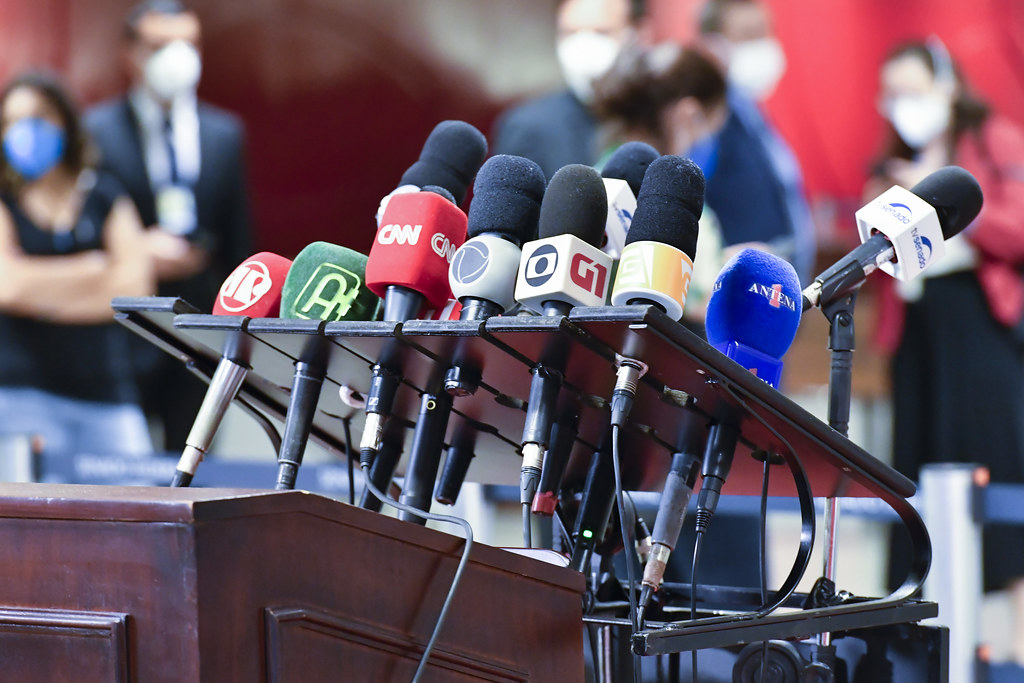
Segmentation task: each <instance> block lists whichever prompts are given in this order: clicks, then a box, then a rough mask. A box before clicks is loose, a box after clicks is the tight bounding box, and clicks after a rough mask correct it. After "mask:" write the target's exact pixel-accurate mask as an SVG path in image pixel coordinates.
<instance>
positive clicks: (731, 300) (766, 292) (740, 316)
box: [704, 249, 802, 389]
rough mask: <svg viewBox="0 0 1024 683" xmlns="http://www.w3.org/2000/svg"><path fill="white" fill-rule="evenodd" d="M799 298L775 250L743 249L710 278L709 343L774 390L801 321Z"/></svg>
mask: <svg viewBox="0 0 1024 683" xmlns="http://www.w3.org/2000/svg"><path fill="white" fill-rule="evenodd" d="M799 298H800V280H799V278H798V277H797V274H796V270H794V269H793V266H791V265H790V264H789V263H788V262H787V261H784V260H783V259H781V258H779V257H778V256H775V255H774V254H769V253H767V252H763V251H758V250H757V249H744V250H743V251H741V252H740V253H738V254H736V255H735V256H733V257H732V258H731V259H730V260H729V262H728V263H726V264H725V266H724V267H723V268H722V272H721V273H719V275H718V278H717V279H716V280H715V284H714V288H713V289H712V294H711V298H710V299H709V300H708V306H707V312H706V314H705V321H704V327H705V331H706V333H707V338H708V342H709V343H710V344H711V345H712V346H714V347H715V348H716V349H718V350H719V351H721V352H722V353H723V354H725V355H726V356H728V357H729V358H732V359H733V360H734V361H736V362H737V363H739V364H740V365H742V366H743V367H745V368H747V369H748V370H750V372H752V373H753V374H754V375H756V376H757V377H759V378H760V379H762V380H764V381H765V382H767V383H768V384H770V385H771V386H773V387H775V388H776V389H777V388H778V386H779V379H780V377H781V376H782V361H781V360H780V358H781V357H782V355H783V354H785V353H786V351H787V350H788V349H789V347H790V345H791V344H792V343H793V339H794V338H795V337H796V331H797V328H798V327H799V326H800V315H801V312H802V308H801V306H800V305H798V303H797V302H798V301H799Z"/></svg>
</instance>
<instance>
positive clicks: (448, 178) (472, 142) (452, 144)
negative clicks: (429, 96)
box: [377, 121, 487, 227]
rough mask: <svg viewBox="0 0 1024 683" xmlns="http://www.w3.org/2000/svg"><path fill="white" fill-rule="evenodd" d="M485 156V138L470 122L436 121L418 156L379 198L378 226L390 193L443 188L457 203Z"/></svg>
mask: <svg viewBox="0 0 1024 683" xmlns="http://www.w3.org/2000/svg"><path fill="white" fill-rule="evenodd" d="M486 156H487V138H485V137H484V135H483V133H481V132H480V131H479V130H477V129H476V128H474V127H473V126H471V125H470V124H468V123H466V122H465V121H442V122H441V123H439V124H437V125H436V126H434V130H432V131H431V132H430V135H428V136H427V140H426V142H424V143H423V151H422V152H420V158H419V159H418V160H417V161H416V162H415V163H414V164H413V165H412V166H410V167H409V168H408V169H406V171H405V173H403V174H402V179H401V181H399V183H398V187H397V188H395V189H394V190H393V191H392V192H391V193H390V194H388V195H386V196H385V197H384V198H383V199H381V201H380V207H379V208H378V209H377V225H378V227H379V226H380V225H381V218H382V217H383V215H384V211H385V210H386V209H387V205H388V202H390V201H391V198H392V197H393V196H395V195H398V194H405V193H408V192H418V191H420V190H422V189H426V186H427V185H439V186H441V187H443V188H445V189H446V190H448V192H450V193H451V195H452V201H453V203H455V204H456V205H458V204H461V203H462V200H463V199H465V198H466V190H467V188H469V185H470V183H472V182H473V176H474V175H475V174H476V172H477V169H479V168H480V164H482V163H483V161H484V158H485V157H486Z"/></svg>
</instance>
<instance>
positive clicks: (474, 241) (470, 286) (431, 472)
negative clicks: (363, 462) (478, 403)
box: [400, 155, 546, 520]
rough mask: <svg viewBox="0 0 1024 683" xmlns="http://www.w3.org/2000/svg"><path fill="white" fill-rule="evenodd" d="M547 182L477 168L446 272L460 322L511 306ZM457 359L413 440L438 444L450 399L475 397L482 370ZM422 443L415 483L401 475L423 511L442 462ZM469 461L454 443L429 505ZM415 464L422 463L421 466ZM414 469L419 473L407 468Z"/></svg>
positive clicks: (527, 172)
mask: <svg viewBox="0 0 1024 683" xmlns="http://www.w3.org/2000/svg"><path fill="white" fill-rule="evenodd" d="M545 182H546V181H545V178H544V172H543V171H542V170H541V168H540V166H538V165H537V164H536V163H534V162H532V161H530V160H529V159H524V158H522V157H517V156H510V155H497V156H494V157H491V158H490V159H488V160H487V161H486V162H484V165H483V166H481V167H480V171H479V173H478V174H477V178H476V181H475V183H474V185H473V202H472V203H471V204H470V206H469V215H468V217H467V227H466V231H467V234H468V236H469V237H470V239H469V240H467V241H466V242H465V243H464V244H463V245H462V246H461V247H459V249H458V251H456V252H455V256H454V257H453V258H452V265H451V268H450V269H449V272H448V277H449V284H450V285H451V290H452V293H453V295H454V296H455V297H457V298H458V301H459V304H460V305H461V306H462V310H461V312H460V314H459V320H485V319H486V318H489V317H491V316H492V315H500V314H502V313H504V312H505V311H507V310H508V309H509V308H511V307H512V306H513V305H514V303H515V299H514V298H513V290H514V287H515V279H516V274H517V272H518V270H519V260H520V254H521V247H522V244H523V242H525V241H527V240H529V239H532V238H533V237H534V236H535V235H536V233H537V221H538V217H539V214H540V204H541V199H542V197H543V196H544V185H545ZM460 356H461V354H460V352H459V351H458V350H456V352H455V357H454V360H453V363H452V366H451V367H450V368H448V370H447V372H446V373H445V377H444V384H443V389H444V391H445V392H446V393H447V396H445V397H441V396H438V395H437V393H436V392H434V393H432V394H430V395H429V396H430V398H431V399H432V400H433V401H434V403H435V404H436V408H435V409H434V410H432V411H430V413H429V414H428V415H427V416H426V417H425V420H429V421H430V422H429V423H428V422H426V421H420V422H418V423H417V424H416V432H417V434H419V433H420V432H421V431H422V432H423V433H424V434H425V433H427V432H429V431H431V430H433V429H436V430H439V431H440V433H441V437H442V438H443V436H444V432H445V430H446V428H447V424H448V420H449V418H450V416H451V407H452V399H453V398H455V397H458V396H468V395H471V394H474V393H475V392H476V390H477V387H478V385H479V381H480V380H479V378H480V369H479V368H474V367H471V366H470V365H469V364H468V363H467V361H466V360H465V359H464V358H461V357H460ZM424 400H426V399H424ZM428 443H433V442H429V441H427V440H425V439H424V438H419V439H418V438H416V437H415V436H414V438H413V445H414V450H413V452H412V455H411V456H410V469H411V470H413V471H414V472H416V473H417V474H418V475H420V476H417V477H415V478H412V479H410V477H409V476H408V474H407V475H406V481H405V489H404V490H405V491H408V490H409V489H410V487H412V488H413V491H412V492H411V495H410V500H409V501H408V504H410V505H413V506H417V505H424V506H429V504H430V498H429V488H428V486H429V484H430V482H431V481H432V480H433V477H434V476H436V473H437V467H438V464H439V463H440V446H441V444H440V443H439V442H438V443H437V444H436V445H437V447H438V450H436V451H429V452H428V451H424V450H416V449H415V446H417V445H420V444H428ZM472 459H473V448H472V447H471V446H467V445H466V444H465V443H459V444H458V445H456V444H452V446H451V447H449V449H448V457H447V459H446V460H445V468H444V470H443V471H442V472H441V477H440V478H439V479H438V482H437V495H436V496H435V498H437V500H438V501H439V502H442V503H447V504H451V503H453V502H454V501H455V499H456V498H457V497H458V494H459V491H460V490H461V487H462V482H463V480H464V479H465V476H466V472H467V470H468V469H469V464H470V462H471V460H472ZM420 463H424V464H423V465H422V467H421V466H420ZM414 464H415V465H416V466H417V467H415V468H413V465H414ZM403 502H406V501H403ZM420 509H423V508H420ZM400 516H401V514H400ZM407 518H408V519H410V520H413V519H415V518H414V517H412V516H407Z"/></svg>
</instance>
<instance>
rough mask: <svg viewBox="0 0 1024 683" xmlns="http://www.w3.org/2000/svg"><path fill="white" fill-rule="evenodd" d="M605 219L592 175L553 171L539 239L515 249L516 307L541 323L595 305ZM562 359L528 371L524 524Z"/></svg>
mask: <svg viewBox="0 0 1024 683" xmlns="http://www.w3.org/2000/svg"><path fill="white" fill-rule="evenodd" d="M607 215H608V197H607V194H606V192H605V189H604V182H603V181H602V180H601V176H599V175H598V173H597V171H595V170H594V169H592V168H591V167H589V166H583V165H580V164H573V165H569V166H564V167H563V168H561V169H559V170H558V171H557V172H556V173H555V174H554V175H553V176H552V177H551V182H550V183H549V184H548V188H547V190H546V191H545V193H544V199H543V201H542V202H541V206H540V218H539V223H538V234H539V236H540V239H538V240H534V241H532V242H529V243H527V244H525V245H523V258H522V261H521V262H520V266H519V275H518V278H517V280H516V300H517V301H519V303H521V304H523V305H524V306H526V307H528V308H532V309H533V310H536V311H539V312H542V313H543V314H544V315H548V316H558V315H566V314H567V313H568V312H569V311H570V310H571V309H572V308H573V306H600V305H603V304H604V302H605V299H606V298H607V295H608V281H609V273H610V272H611V266H612V263H611V257H609V256H608V255H607V254H605V253H604V252H602V251H601V250H600V249H598V248H597V245H598V244H599V243H600V240H601V237H602V235H603V234H604V225H605V221H606V220H607ZM565 353H566V350H565V349H553V350H552V351H551V353H550V354H549V357H548V358H547V359H546V362H544V363H541V364H538V365H537V366H535V367H534V368H533V370H532V371H531V372H532V374H533V379H532V381H531V383H530V396H529V399H528V403H527V409H526V422H525V424H524V426H523V437H522V441H521V443H522V444H523V449H522V450H523V466H522V470H521V472H520V494H521V498H520V502H521V503H522V504H523V508H524V515H526V517H527V521H528V516H529V511H530V508H529V506H530V504H531V503H532V502H533V497H534V494H535V493H536V491H537V485H538V482H539V479H540V473H541V468H542V466H543V463H544V450H545V448H546V447H547V445H548V440H549V437H550V434H551V425H552V422H553V420H554V410H555V401H556V399H557V398H558V391H559V389H560V388H561V386H562V373H563V372H564V371H565V363H566V362H567V359H566V358H564V357H563V356H564V354H565ZM525 529H528V526H527V525H524V530H525Z"/></svg>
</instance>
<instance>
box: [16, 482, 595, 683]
mask: <svg viewBox="0 0 1024 683" xmlns="http://www.w3.org/2000/svg"><path fill="white" fill-rule="evenodd" d="M462 547H463V541H462V539H461V538H460V537H457V536H453V535H449V534H446V533H442V532H439V531H436V530H433V529H427V528H423V527H420V526H418V525H414V524H407V523H404V522H400V521H398V520H396V519H393V518H390V517H386V516H383V515H379V514H376V513H372V512H369V511H366V510H361V509H358V508H353V507H350V506H348V505H345V504H343V503H340V502H337V501H333V500H330V499H327V498H323V497H321V496H317V495H314V494H309V493H305V492H301V491H281V492H278V491H249V490H228V489H169V488H149V487H94V486H76V485H48V484H0V575H2V576H3V577H4V581H2V582H0V652H2V653H3V656H0V680H4V681H64V680H68V681H75V682H76V683H89V682H91V681H175V682H180V681H204V682H205V681H211V682H212V681H216V682H218V683H221V682H224V681H262V680H267V681H289V682H290V681H304V682H306V681H336V680H345V681H381V682H385V681H408V680H411V678H412V674H413V671H414V669H415V666H416V662H417V659H418V657H419V654H420V653H421V652H422V650H423V647H424V645H425V644H426V642H427V640H428V638H429V636H430V633H431V631H432V629H433V625H434V623H435V620H436V618H437V615H438V613H439V611H440V609H441V605H442V603H443V601H444V598H445V595H446V593H447V590H448V586H449V585H450V582H451V580H452V577H453V575H454V572H455V568H456V565H457V563H458V559H459V555H460V553H461V550H462ZM583 588H584V582H583V577H582V575H580V574H578V573H576V572H573V571H571V570H569V569H566V568H564V567H559V566H555V565H553V564H549V563H546V562H542V561H539V560H537V559H534V558H530V557H524V556H521V555H518V554H514V553H511V552H508V551H505V550H501V549H498V548H492V547H488V546H485V545H477V546H475V547H474V550H473V552H472V554H471V558H470V562H469V564H468V566H467V570H466V573H465V575H464V577H463V581H462V584H461V585H460V587H459V589H458V592H457V593H456V597H455V601H454V603H453V606H452V610H451V613H450V614H449V617H448V621H447V623H446V625H445V628H444V630H443V632H442V635H441V638H440V640H439V642H438V645H437V647H436V649H435V651H434V656H432V657H431V663H430V665H429V666H428V669H427V673H426V675H425V676H424V679H423V680H424V681H438V682H440V681H478V680H479V681H582V680H583V653H582V629H581V598H580V595H581V593H582V591H583Z"/></svg>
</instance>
